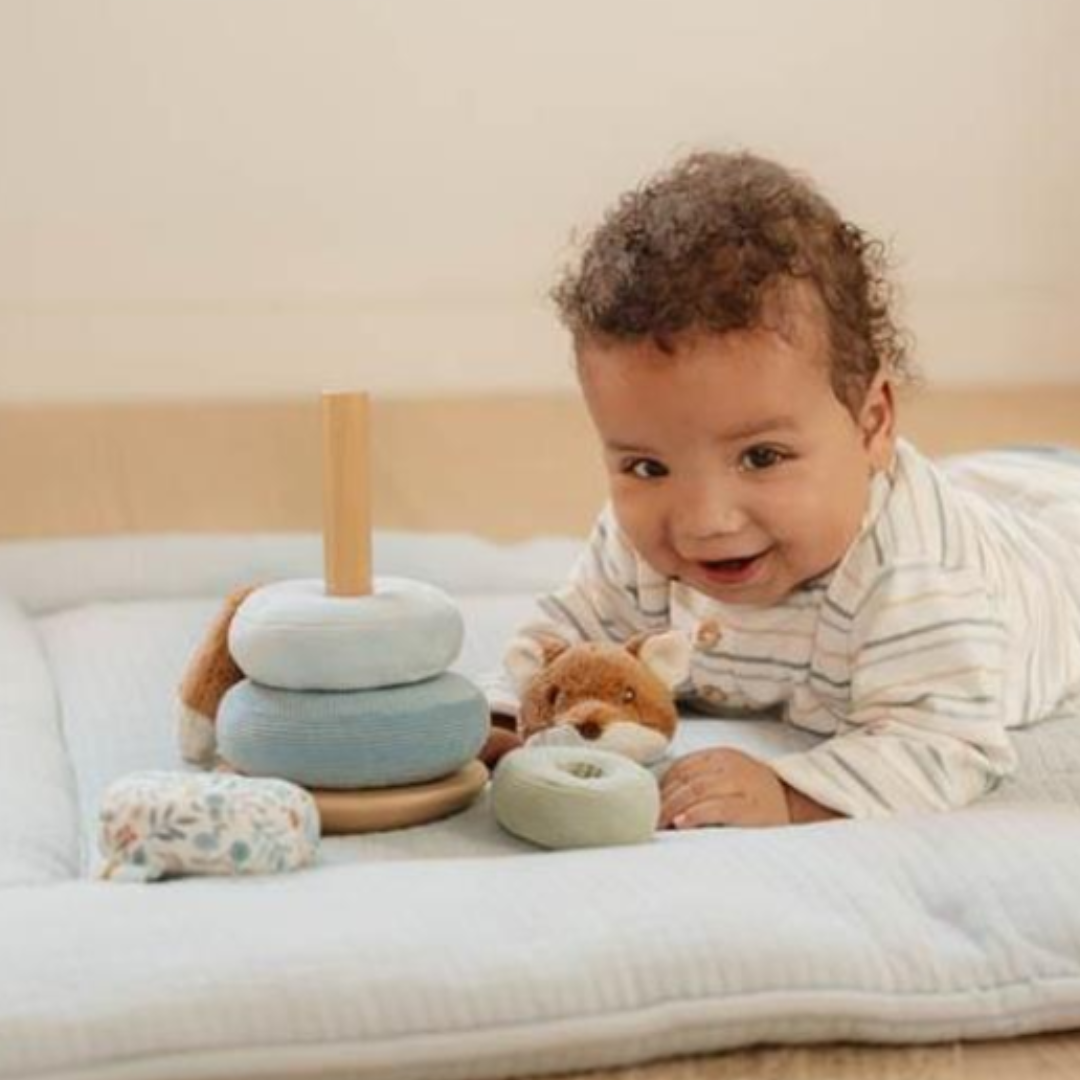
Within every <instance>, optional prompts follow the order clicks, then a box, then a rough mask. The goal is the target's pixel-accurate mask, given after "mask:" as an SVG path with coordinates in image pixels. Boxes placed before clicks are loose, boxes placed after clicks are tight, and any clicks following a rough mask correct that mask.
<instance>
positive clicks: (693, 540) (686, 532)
mask: <svg viewBox="0 0 1080 1080" xmlns="http://www.w3.org/2000/svg"><path fill="white" fill-rule="evenodd" d="M747 522H748V518H747V514H746V512H745V510H744V509H743V508H742V506H741V504H740V503H739V501H738V499H736V498H735V496H734V494H733V493H732V492H729V491H727V490H725V489H719V488H717V489H713V488H710V489H708V490H707V491H702V492H697V493H695V494H694V496H693V497H691V498H689V499H687V500H686V501H685V503H684V504H683V507H682V512H681V513H680V514H679V519H678V523H679V528H678V532H679V536H680V538H681V539H682V541H683V542H684V543H685V544H688V545H693V544H699V543H702V542H704V541H708V540H710V539H711V538H712V537H715V536H730V535H732V534H733V533H737V532H739V531H740V530H742V529H744V528H745V527H746V525H747Z"/></svg>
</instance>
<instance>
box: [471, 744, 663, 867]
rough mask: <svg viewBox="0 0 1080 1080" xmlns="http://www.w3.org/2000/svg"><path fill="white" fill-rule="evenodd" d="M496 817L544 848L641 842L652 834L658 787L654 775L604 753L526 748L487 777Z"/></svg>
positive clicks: (509, 756) (657, 813)
mask: <svg viewBox="0 0 1080 1080" xmlns="http://www.w3.org/2000/svg"><path fill="white" fill-rule="evenodd" d="M491 800H492V809H493V811H494V814H495V820H496V821H498V823H499V824H500V825H501V826H502V827H503V828H504V829H506V830H507V832H511V833H513V834H514V835H515V836H519V837H521V839H523V840H528V841H529V842H530V843H533V844H537V845H539V846H540V847H545V848H581V847H603V846H606V845H610V844H639V843H642V842H643V841H645V840H648V839H649V838H650V837H652V835H653V833H654V832H655V831H656V824H657V820H658V819H659V816H660V789H659V786H658V785H657V783H656V780H655V778H654V777H653V775H652V773H650V772H649V771H648V770H647V769H644V768H642V767H641V766H640V765H638V764H637V762H635V761H631V760H630V759H629V758H628V757H624V756H623V755H621V754H614V753H612V752H610V751H608V750H595V749H590V748H588V747H572V746H542V747H525V748H523V749H521V750H514V751H512V752H511V753H509V754H507V755H506V756H505V757H504V758H503V759H502V760H501V761H500V762H499V764H498V766H497V767H496V769H495V775H494V776H493V777H492V780H491Z"/></svg>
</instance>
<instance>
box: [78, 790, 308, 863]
mask: <svg viewBox="0 0 1080 1080" xmlns="http://www.w3.org/2000/svg"><path fill="white" fill-rule="evenodd" d="M319 837H320V826H319V813H318V810H317V808H316V806H315V801H314V799H312V797H311V796H310V795H309V794H308V793H307V792H306V791H304V789H303V788H301V787H299V786H297V785H296V784H293V783H290V782H289V781H287V780H276V779H266V778H254V777H246V776H233V775H229V774H226V773H183V772H157V771H155V772H139V773H132V774H131V775H130V776H126V777H124V778H122V779H120V780H117V781H116V782H115V783H114V784H112V786H111V787H109V789H108V790H107V791H106V792H105V795H104V797H103V798H102V801H101V810H100V814H99V836H98V839H99V846H100V848H101V852H102V854H103V855H104V856H105V864H104V867H103V868H102V871H101V876H102V877H103V878H105V879H107V880H114V881H156V880H159V879H162V878H169V877H179V876H183V875H189V874H267V873H284V872H286V871H290V870H297V869H300V868H301V867H304V866H309V865H310V864H311V863H312V862H314V861H315V856H316V853H317V850H318V845H319Z"/></svg>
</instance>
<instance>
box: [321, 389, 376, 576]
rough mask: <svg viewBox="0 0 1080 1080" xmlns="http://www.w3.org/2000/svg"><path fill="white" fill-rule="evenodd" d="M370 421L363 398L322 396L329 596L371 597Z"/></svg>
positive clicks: (324, 539) (325, 557)
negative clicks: (369, 595)
mask: <svg viewBox="0 0 1080 1080" xmlns="http://www.w3.org/2000/svg"><path fill="white" fill-rule="evenodd" d="M368 419H369V408H368V395H367V394H365V393H327V394H323V398H322V428H323V561H324V565H325V575H326V592H327V595H329V596H367V595H368V594H370V592H371V484H370V467H369V451H370V440H369V430H368Z"/></svg>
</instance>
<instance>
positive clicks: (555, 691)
mask: <svg viewBox="0 0 1080 1080" xmlns="http://www.w3.org/2000/svg"><path fill="white" fill-rule="evenodd" d="M545 696H546V697H547V703H548V704H549V705H551V706H554V705H557V704H558V703H559V698H560V697H561V696H562V691H561V690H560V689H559V688H558V687H557V686H549V687H548V688H547V694H546V695H545Z"/></svg>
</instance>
